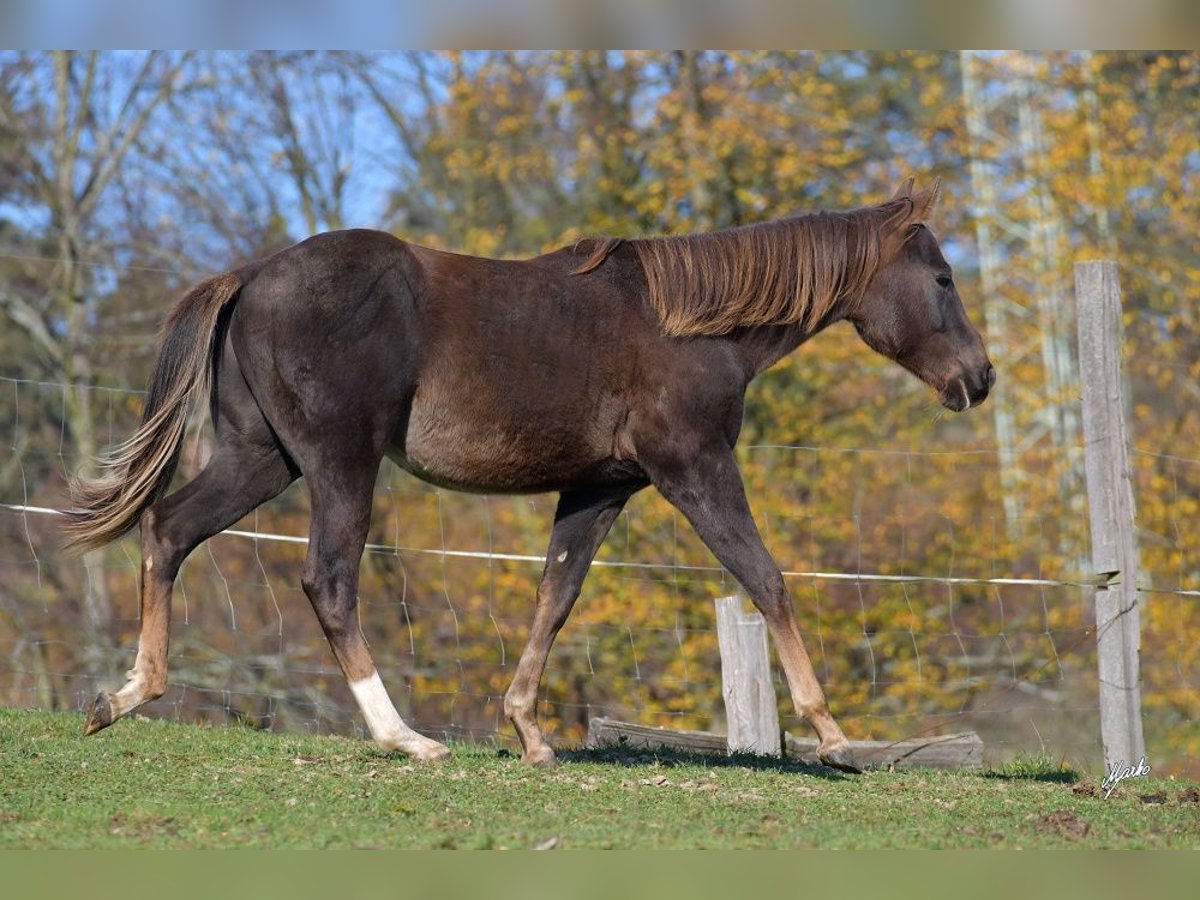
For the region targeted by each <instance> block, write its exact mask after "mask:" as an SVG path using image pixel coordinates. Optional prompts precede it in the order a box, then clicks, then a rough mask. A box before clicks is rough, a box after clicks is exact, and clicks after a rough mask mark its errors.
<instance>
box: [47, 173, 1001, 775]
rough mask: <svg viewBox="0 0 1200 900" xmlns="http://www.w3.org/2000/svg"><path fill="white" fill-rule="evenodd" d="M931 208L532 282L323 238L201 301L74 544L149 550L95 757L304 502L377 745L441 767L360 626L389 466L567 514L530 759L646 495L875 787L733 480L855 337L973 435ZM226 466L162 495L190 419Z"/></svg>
mask: <svg viewBox="0 0 1200 900" xmlns="http://www.w3.org/2000/svg"><path fill="white" fill-rule="evenodd" d="M938 191H939V188H938V183H936V182H935V183H933V184H932V185H930V186H928V187H926V188H925V189H923V190H920V191H917V190H915V189H914V182H913V179H908V180H907V181H906V182H904V183H903V184H902V185H901V186H900V188H899V190H897V191H896V193H895V195H894V196H893V197H892V198H891V199H890V200H888V201H886V202H883V203H881V204H878V205H875V206H867V207H863V208H860V209H854V210H850V211H839V212H828V211H821V212H813V213H807V214H794V215H791V216H789V217H785V218H780V219H776V220H774V221H770V222H765V223H759V224H752V225H746V226H740V227H736V228H732V229H728V230H723V231H716V232H708V233H696V234H687V235H678V236H663V237H647V238H588V239H584V240H581V241H579V242H577V243H575V244H572V245H570V246H567V247H564V248H562V249H559V250H556V251H554V252H550V253H547V254H545V255H542V256H538V257H534V258H530V259H523V260H497V259H486V258H479V257H471V256H465V255H459V254H455V253H450V252H444V251H441V250H434V249H430V248H427V247H423V246H419V245H416V244H412V243H407V242H405V241H403V240H400V239H398V238H396V237H394V236H393V235H391V234H388V233H385V232H381V231H372V230H365V229H355V230H345V231H334V232H327V233H323V234H319V235H316V236H314V237H311V238H309V239H307V240H304V241H302V242H300V243H298V244H296V245H294V246H292V247H289V248H288V249H285V250H282V251H280V252H278V253H276V254H274V255H272V256H269V257H266V258H264V259H260V260H257V261H254V262H251V263H249V264H247V265H245V266H243V267H241V268H239V269H236V270H235V271H231V272H228V273H225V274H222V275H218V276H216V277H213V278H210V279H208V280H206V281H204V282H203V283H201V284H199V285H197V286H196V287H194V288H193V289H192V290H191V291H190V292H188V293H187V295H186V296H184V297H183V298H182V300H180V301H179V303H178V304H177V305H176V306H175V307H174V309H173V310H172V311H171V312H170V314H169V315H168V317H167V318H166V320H165V323H164V325H163V329H162V333H161V336H160V349H159V354H158V357H157V362H156V364H155V368H154V372H153V376H152V378H151V381H150V385H149V391H148V396H147V400H146V404H145V409H144V414H143V417H142V422H141V425H140V427H139V428H138V429H137V430H136V432H135V433H134V434H133V435H132V436H131V437H130V438H129V439H128V440H127V441H125V442H124V443H123V444H120V445H118V446H117V447H115V448H113V449H111V450H110V451H109V452H108V453H107V455H106V456H105V458H103V459H102V460H101V465H102V468H101V470H100V473H99V475H97V476H96V477H93V478H86V477H81V476H77V477H76V478H75V479H73V480H72V484H71V497H72V502H73V504H74V508H73V509H71V510H67V511H66V512H65V514H66V520H65V521H66V524H65V525H64V528H65V529H66V532H67V536H68V537H69V538H70V543H71V545H72V546H74V547H76V548H96V547H99V546H102V545H104V544H106V543H108V542H110V541H112V540H114V539H116V538H117V537H119V536H120V535H122V534H124V533H126V532H127V531H129V530H131V529H132V528H133V527H134V525H140V534H141V554H142V565H141V572H140V590H141V629H140V633H139V637H138V648H137V656H136V659H135V662H134V665H133V668H132V669H131V670H130V671H129V672H128V673H127V675H126V678H127V680H126V682H125V684H124V686H123V687H121V688H120V689H119V690H117V691H115V692H111V693H110V692H101V693H100V694H99V696H97V697H96V699H95V701H94V703H93V704H92V706H91V708H90V710H89V712H88V717H87V720H86V724H85V728H84V733H85V734H93V733H95V732H97V731H99V730H101V729H103V728H106V727H108V726H109V725H111V724H112V723H113V722H115V721H116V720H117V719H120V718H121V717H123V716H126V715H128V714H129V713H130V712H132V711H133V710H134V709H137V708H138V707H139V706H141V705H142V704H144V703H146V702H148V701H150V700H153V699H156V698H158V697H160V696H161V695H162V694H163V692H164V691H165V689H166V686H167V647H168V636H169V630H170V618H171V593H172V586H173V582H174V580H175V577H176V574H177V573H178V571H179V567H180V564H181V563H182V562H183V560H184V559H185V557H187V555H188V554H189V553H190V552H191V551H192V550H194V549H195V548H196V547H197V546H198V545H199V544H200V543H201V542H202V541H204V540H206V539H207V538H209V537H211V536H213V535H215V534H217V533H218V532H220V531H222V530H223V529H225V528H228V527H229V526H231V525H232V524H234V523H235V522H236V521H238V520H239V519H241V518H242V517H243V516H245V515H247V514H248V513H249V512H251V511H252V510H254V509H255V508H256V507H258V506H259V505H260V504H262V503H265V502H266V501H268V500H270V499H271V498H273V497H275V496H276V495H277V494H279V493H280V492H281V491H282V490H283V489H284V488H285V487H287V486H288V485H289V484H291V483H292V482H293V481H294V480H296V479H297V478H300V477H304V478H305V479H306V480H307V484H308V487H309V490H310V493H311V508H312V520H311V526H310V535H309V542H308V551H307V556H306V559H305V562H304V565H303V570H302V585H303V588H304V591H305V593H306V594H307V596H308V598H309V600H310V601H311V603H312V606H313V609H314V610H315V612H316V615H317V618H318V620H319V621H320V624H321V627H322V629H323V631H324V633H325V636H326V638H327V639H328V642H329V645H330V648H331V649H332V651H333V654H334V656H335V657H336V659H337V661H338V663H339V665H340V667H341V669H342V672H343V673H344V675H345V677H346V679H347V681H348V682H349V686H350V690H351V692H352V693H353V695H354V697H355V699H356V701H357V703H358V706H359V708H360V710H361V713H362V715H363V717H364V718H365V720H366V722H367V725H368V727H369V729H370V732H371V735H372V737H373V739H374V740H375V742H376V743H377V744H378V746H379V747H380V748H381V749H383V750H384V751H389V752H390V751H401V752H403V753H405V754H408V755H409V756H410V757H412V758H413V759H415V760H417V761H432V760H436V759H440V758H442V757H444V756H446V755H447V754H448V752H449V751H448V750H447V748H446V747H445V746H444V745H443V744H441V743H439V742H437V741H435V740H433V739H431V738H429V737H426V736H424V735H421V734H419V733H417V732H416V731H415V730H413V729H412V728H411V727H409V726H408V725H407V724H406V723H405V722H404V720H403V719H402V718H401V716H400V715H399V714H398V713H397V711H396V708H395V706H394V705H393V704H392V701H391V699H390V698H389V696H388V693H387V690H386V688H385V687H384V685H383V683H382V681H381V679H380V677H379V673H378V671H377V670H376V668H375V664H374V661H373V660H372V657H371V653H370V651H369V649H368V647H367V644H366V642H365V640H364V638H363V635H362V632H361V630H360V627H359V620H358V614H357V588H358V570H359V563H360V560H361V556H362V552H363V546H364V542H365V540H366V535H367V530H368V523H369V520H370V514H371V504H372V493H373V487H374V484H375V479H376V475H377V472H378V469H379V466H380V465H381V464H382V461H383V459H384V457H385V456H386V457H390V458H391V459H392V460H393V461H394V462H395V463H396V464H397V465H399V466H400V467H401V468H402V469H405V470H407V471H408V472H410V473H412V474H413V475H415V476H416V477H418V478H421V479H423V480H425V481H427V482H430V483H432V484H434V485H438V486H440V487H443V488H448V489H453V490H459V491H474V492H489V493H535V492H538V493H540V492H557V493H558V494H559V497H558V503H557V507H556V509H555V513H554V522H553V527H552V532H551V536H550V546H549V548H548V550H547V552H546V562H545V567H544V569H543V571H542V576H541V581H540V583H539V586H538V589H537V599H536V606H535V609H534V613H533V620H532V624H531V626H530V630H529V636H528V640H527V642H526V645H525V647H524V649H523V651H522V653H521V657H520V660H519V662H518V664H517V667H516V671H515V673H514V676H513V679H512V683H511V685H510V687H509V688H508V690H507V691H506V693H505V696H504V711H505V715H506V716H507V717H508V719H509V720H510V721H511V722H512V725H513V727H514V728H515V730H516V733H517V735H518V737H519V738H520V742H521V746H522V750H523V752H522V756H521V758H522V760H524V762H526V763H530V764H533V765H540V766H551V765H554V763H555V761H556V760H555V754H554V750H553V749H552V748H551V747H550V745H549V744H548V743H547V741H546V738H545V736H544V735H543V733H542V731H541V729H540V728H539V726H538V721H537V691H538V685H539V683H540V682H541V679H542V676H543V673H544V671H545V668H546V661H547V657H548V655H549V652H550V648H551V645H552V643H553V641H554V639H555V636H556V635H557V634H558V631H559V629H560V628H561V627H562V626H563V624H564V622H565V621H566V619H567V617H568V615H569V613H570V612H571V608H572V606H573V605H574V603H575V600H576V598H577V597H578V596H579V592H580V588H581V586H582V584H583V580H584V577H585V575H586V574H587V571H588V569H589V567H590V565H591V562H592V559H593V557H594V556H595V554H596V552H597V551H598V549H599V547H600V545H601V542H602V541H603V540H604V538H605V535H606V534H607V533H608V531H609V528H610V526H612V524H613V522H614V520H615V519H616V518H617V515H618V514H619V513H620V511H621V509H622V507H623V506H624V505H625V502H626V501H627V500H628V499H629V498H630V497H631V496H632V495H633V494H635V493H637V492H638V491H640V490H642V489H643V488H645V487H647V486H650V485H653V486H654V487H655V488H657V489H658V491H659V492H661V494H662V495H663V496H664V497H665V498H666V499H667V500H668V501H669V502H670V503H671V504H673V505H674V506H675V508H677V509H678V510H679V511H680V512H681V513H682V514H683V515H684V516H685V517H686V518H687V519H688V521H689V522H690V523H691V524H692V526H693V527H694V528H695V530H696V532H697V533H698V534H699V536H700V538H701V539H702V540H703V541H704V543H705V544H706V545H707V546H708V548H709V549H710V550H711V551H712V553H713V554H714V555H715V556H716V558H717V559H718V560H719V561H720V562H721V564H722V565H723V566H724V567H725V568H726V569H728V571H729V572H730V573H731V574H732V575H733V576H734V577H735V578H736V579H737V581H738V582H739V583H740V584H741V586H742V588H743V589H744V590H745V592H746V594H747V595H748V596H749V597H750V599H751V600H752V601H753V603H754V604H755V605H756V606H757V608H758V609H759V610H760V611H761V612H762V614H763V616H764V618H765V620H766V623H767V625H768V628H769V631H770V634H771V636H772V640H773V642H774V644H775V647H776V650H777V652H778V656H779V660H780V663H781V665H782V667H783V670H784V673H785V675H786V678H787V683H788V687H789V690H790V693H791V697H792V701H793V703H794V705H795V709H796V712H797V713H798V714H799V715H800V717H801V718H803V719H804V720H805V721H806V722H807V723H808V724H809V725H810V726H811V727H812V728H813V729H814V730H815V731H816V733H817V735H818V737H819V747H818V757H819V759H820V760H821V761H822V762H823V763H825V764H826V765H828V766H832V767H834V768H836V769H840V770H843V771H846V772H858V771H860V769H859V766H858V764H857V762H856V760H855V757H854V754H853V753H852V751H851V749H850V747H849V744H848V741H847V739H846V736H845V735H844V734H843V732H842V730H841V728H840V727H839V726H838V724H837V722H836V721H835V720H834V718H833V716H832V714H831V713H830V710H829V706H828V703H827V702H826V699H825V696H824V693H823V692H822V689H821V685H820V683H819V682H818V680H817V677H816V674H815V673H814V671H813V667H812V664H811V662H810V660H809V657H808V653H807V652H806V650H805V647H804V643H803V641H802V640H801V635H800V631H799V629H798V627H797V624H796V619H795V617H794V613H793V609H792V602H791V599H790V597H789V595H788V591H787V587H786V585H785V583H784V579H783V576H782V575H781V573H780V569H779V566H778V565H777V564H776V563H775V561H774V560H773V559H772V557H771V554H770V553H769V552H768V551H767V549H766V547H765V546H764V545H763V541H762V538H761V536H760V534H759V532H758V530H757V528H756V526H755V523H754V519H753V518H752V516H751V512H750V507H749V505H748V503H747V500H746V495H745V491H744V487H743V483H742V479H741V475H740V473H739V470H738V466H737V464H736V462H735V458H734V453H733V449H734V445H735V443H736V441H737V439H738V433H739V430H740V428H741V423H742V413H743V404H744V397H745V392H746V388H747V385H749V383H750V381H751V380H752V379H753V378H754V377H755V376H757V375H759V374H760V373H761V372H763V371H764V370H765V369H767V368H768V367H769V366H771V365H773V364H775V363H776V362H778V361H779V360H780V359H782V358H783V357H784V356H786V355H787V354H789V353H791V352H792V351H793V350H795V349H796V348H797V347H799V346H800V345H801V344H803V343H804V342H805V341H807V340H809V339H810V338H812V337H813V336H815V335H817V334H818V333H820V332H821V331H823V330H825V329H826V328H828V327H829V326H831V325H833V324H834V323H836V322H839V321H843V320H845V321H848V322H850V323H851V324H852V325H853V326H854V328H855V329H856V330H857V332H858V334H859V335H860V336H861V338H862V340H863V341H864V342H865V344H866V345H867V346H868V347H869V348H871V349H873V350H874V351H877V352H878V353H881V354H882V355H883V356H885V357H887V358H888V359H890V360H893V361H895V362H896V363H898V364H899V365H901V366H902V367H904V368H905V369H907V370H908V371H910V372H912V373H913V374H914V375H916V376H917V377H918V378H919V379H921V380H922V381H923V382H925V383H926V384H927V385H929V386H931V387H932V388H933V389H934V390H935V391H936V392H937V396H938V399H939V401H940V403H941V404H942V405H943V406H944V407H946V408H947V409H949V410H951V411H955V412H960V411H964V410H967V409H970V408H971V407H973V406H977V405H978V404H979V403H981V402H982V401H983V400H984V398H986V397H987V395H988V391H989V390H990V389H991V387H992V386H993V385H994V383H995V380H996V371H995V369H994V368H993V367H992V364H991V362H990V361H989V359H988V355H987V352H986V350H985V347H984V343H983V340H982V338H981V336H980V333H979V331H978V330H976V328H975V327H974V326H973V325H972V324H971V322H970V321H969V319H968V317H967V313H966V311H965V310H964V308H963V303H962V300H961V298H960V297H959V294H958V290H957V288H956V286H955V284H954V280H953V277H952V273H951V269H950V266H949V265H948V264H947V262H946V260H945V258H944V257H943V255H942V253H941V250H940V249H939V246H938V242H937V239H936V238H935V237H934V235H933V233H932V231H930V229H929V227H928V225H927V224H926V222H927V220H928V217H929V215H930V213H931V211H932V209H933V207H934V205H935V202H936V199H937V196H938ZM205 400H207V401H208V405H209V413H210V415H211V419H212V422H213V425H214V428H215V435H216V437H215V449H214V450H213V452H212V455H211V457H210V458H209V460H208V462H207V464H206V465H205V466H204V468H203V470H202V471H201V472H200V474H199V475H198V476H196V478H195V479H194V480H192V481H191V482H189V483H188V484H186V485H185V486H183V487H182V488H180V489H179V490H177V491H175V492H174V493H169V494H168V493H167V488H168V486H169V484H170V482H171V479H172V476H173V474H174V471H175V468H176V464H177V462H178V459H179V454H180V447H181V445H182V443H183V436H184V430H185V426H186V423H187V421H188V419H189V415H190V414H191V412H190V411H191V410H192V408H193V406H194V405H195V404H200V403H203V402H204V401H205Z"/></svg>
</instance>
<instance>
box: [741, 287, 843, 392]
mask: <svg viewBox="0 0 1200 900" xmlns="http://www.w3.org/2000/svg"><path fill="white" fill-rule="evenodd" d="M841 306H842V304H841V303H840V302H839V303H837V304H836V305H835V306H834V308H833V309H831V310H830V312H829V314H828V315H826V316H825V317H824V318H822V319H821V321H820V322H818V323H817V324H816V326H815V327H813V328H809V329H807V330H806V329H805V328H804V327H803V326H801V325H757V326H754V327H751V328H740V329H738V330H737V331H736V332H734V333H732V334H730V335H728V337H729V339H730V340H732V341H733V342H734V344H736V345H737V347H738V351H739V352H740V353H741V355H742V359H743V360H744V361H745V365H746V370H747V376H748V377H749V378H755V377H757V376H758V375H761V374H762V373H763V372H765V371H766V370H767V369H769V368H771V366H773V365H775V363H777V362H779V361H780V360H781V359H783V358H784V357H785V356H787V355H788V354H789V353H792V352H793V351H795V350H796V348H797V347H799V346H800V345H801V344H803V343H804V342H805V341H807V340H809V339H810V338H812V337H814V336H816V335H817V334H819V333H820V332H822V331H824V330H825V329H826V328H828V327H829V326H830V325H832V324H833V323H834V322H837V321H839V320H840V319H843V318H845V314H844V313H843V312H842V311H841Z"/></svg>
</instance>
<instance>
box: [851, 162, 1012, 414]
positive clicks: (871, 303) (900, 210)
mask: <svg viewBox="0 0 1200 900" xmlns="http://www.w3.org/2000/svg"><path fill="white" fill-rule="evenodd" d="M937 194H938V185H937V184H936V183H935V184H934V185H932V186H931V187H929V188H926V189H925V190H922V191H919V192H917V193H913V182H912V179H909V180H908V181H907V182H905V184H904V185H902V186H901V188H900V190H899V191H898V192H897V193H896V196H895V197H893V198H892V202H891V203H890V204H888V206H893V205H894V206H895V212H894V213H893V215H892V216H891V217H890V218H889V220H888V222H887V224H886V225H885V226H884V238H883V246H882V250H881V264H880V267H879V269H878V271H877V272H876V273H875V275H874V277H873V278H872V279H871V281H870V282H869V283H868V285H867V288H866V291H865V292H864V293H863V295H862V298H861V300H860V302H859V303H858V304H857V306H856V308H855V309H854V311H853V312H852V313H851V314H850V315H849V319H850V321H851V322H852V323H853V324H854V327H855V328H856V329H857V330H858V333H859V335H860V336H861V337H862V339H863V340H864V341H865V342H866V343H867V346H869V347H871V349H873V350H876V351H877V352H879V353H881V354H883V355H884V356H886V357H887V358H888V359H891V360H895V361H896V362H898V363H899V364H900V365H902V366H903V367H904V368H906V369H908V370H909V371H910V372H912V373H913V374H914V375H916V376H917V377H918V378H920V379H921V380H922V381H924V382H925V383H926V384H928V385H930V386H931V387H933V388H934V389H935V390H937V392H938V400H939V401H941V404H942V405H943V406H944V407H946V408H947V409H950V410H953V411H954V412H962V411H963V410H966V409H970V408H971V407H972V406H978V405H979V404H980V403H982V402H983V401H984V399H985V398H986V397H987V395H988V391H989V390H991V388H992V385H994V384H995V383H996V370H995V369H994V368H992V364H991V362H990V361H989V360H988V355H987V351H986V350H985V349H984V346H983V339H982V338H981V337H980V335H979V332H978V330H976V328H975V326H974V325H972V324H971V322H970V320H968V319H967V312H966V310H965V309H963V304H962V300H961V299H960V298H959V296H958V289H957V288H956V287H955V285H954V278H953V276H952V274H951V272H950V265H949V264H948V263H947V262H946V259H945V257H943V256H942V251H941V249H940V248H939V247H938V242H937V239H936V238H935V237H934V236H933V232H931V231H930V230H929V229H928V228H927V227H926V226H925V224H924V222H925V219H926V218H927V217H928V215H929V213H930V212H931V211H932V209H933V206H934V204H935V203H936V201H937Z"/></svg>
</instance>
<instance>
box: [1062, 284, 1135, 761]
mask: <svg viewBox="0 0 1200 900" xmlns="http://www.w3.org/2000/svg"><path fill="white" fill-rule="evenodd" d="M1075 294H1076V299H1077V303H1078V308H1079V372H1080V383H1081V385H1082V388H1083V436H1084V461H1085V466H1086V472H1087V493H1088V508H1089V510H1090V513H1091V528H1092V565H1093V567H1094V569H1095V574H1096V575H1097V577H1098V579H1099V581H1098V585H1097V588H1096V640H1097V658H1098V668H1099V676H1100V739H1101V742H1102V743H1103V745H1104V763H1105V766H1106V767H1107V766H1111V765H1112V764H1113V763H1116V762H1123V763H1125V764H1128V765H1133V766H1136V765H1137V764H1138V761H1139V760H1140V759H1142V758H1143V757H1144V756H1145V754H1146V747H1145V740H1144V738H1143V735H1142V693H1141V676H1140V671H1139V663H1138V652H1139V644H1140V642H1141V630H1140V625H1139V615H1138V563H1137V546H1136V542H1135V534H1134V506H1133V485H1132V482H1131V468H1130V458H1129V457H1130V451H1129V438H1128V434H1127V431H1126V427H1125V399H1124V391H1123V389H1122V385H1123V382H1122V377H1121V339H1122V321H1121V287H1120V283H1119V281H1118V278H1117V265H1116V263H1115V262H1111V261H1107V260H1106V261H1098V262H1081V263H1076V264H1075Z"/></svg>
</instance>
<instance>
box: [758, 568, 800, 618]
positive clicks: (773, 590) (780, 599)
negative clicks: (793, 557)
mask: <svg viewBox="0 0 1200 900" xmlns="http://www.w3.org/2000/svg"><path fill="white" fill-rule="evenodd" d="M751 599H752V600H753V601H754V605H755V606H757V607H758V610H759V612H761V613H762V614H763V616H764V618H766V619H767V621H768V622H779V621H782V620H783V618H784V617H785V616H787V615H788V613H790V612H791V606H792V598H791V595H790V594H789V593H788V589H787V585H786V584H785V583H784V580H783V575H782V574H781V573H780V572H775V573H774V574H772V575H769V576H767V577H766V578H764V580H763V582H762V584H761V585H759V588H758V590H757V591H755V592H754V594H753V596H752V597H751Z"/></svg>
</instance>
